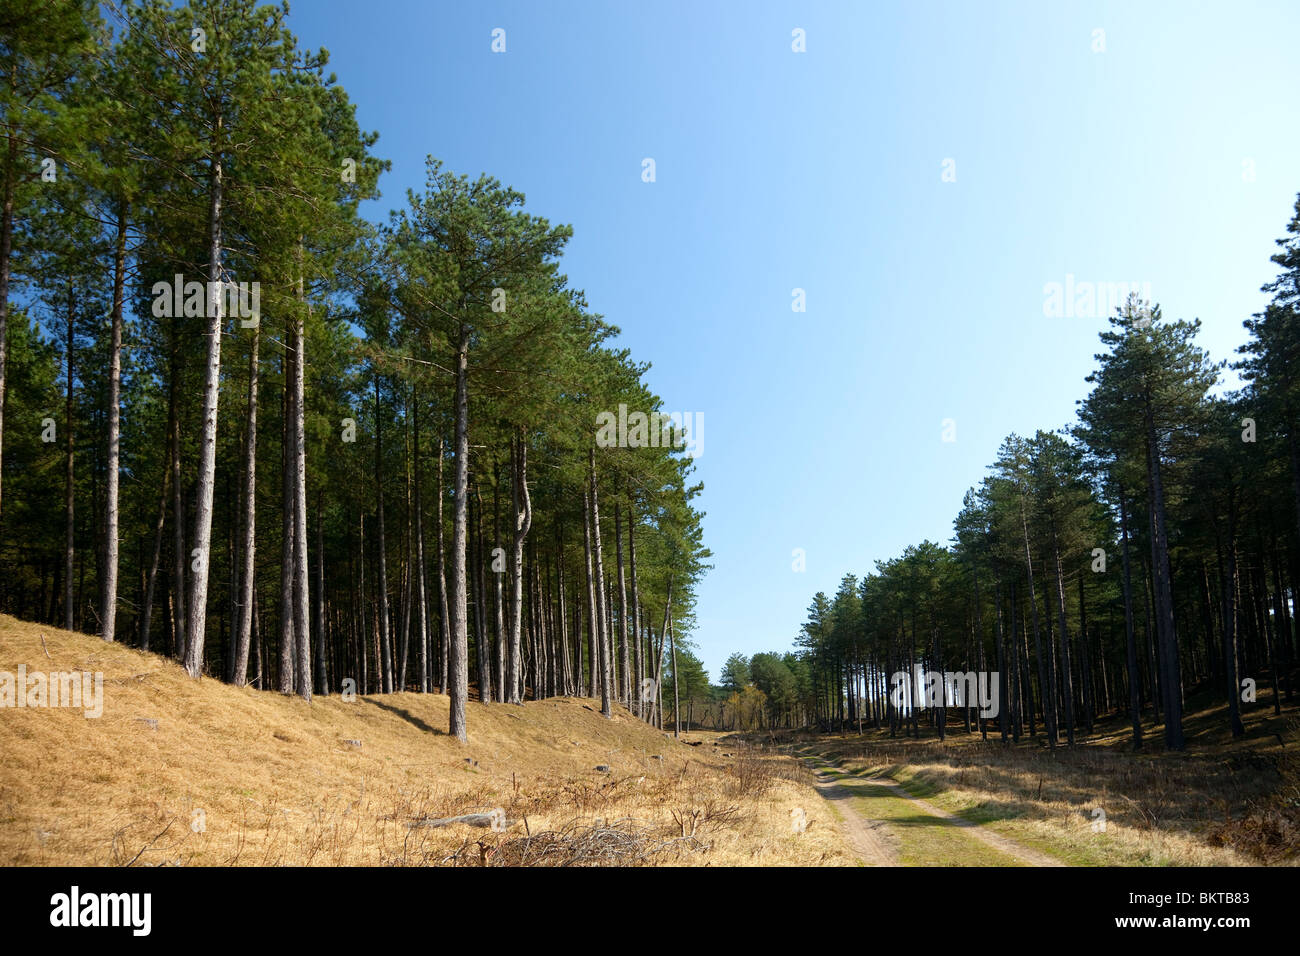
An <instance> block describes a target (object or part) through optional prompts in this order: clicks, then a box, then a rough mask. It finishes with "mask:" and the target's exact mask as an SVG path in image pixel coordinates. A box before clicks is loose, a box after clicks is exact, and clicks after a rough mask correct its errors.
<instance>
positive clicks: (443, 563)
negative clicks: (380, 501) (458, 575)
mask: <svg viewBox="0 0 1300 956" xmlns="http://www.w3.org/2000/svg"><path fill="white" fill-rule="evenodd" d="M442 462H443V454H442V439H441V438H439V439H438V516H437V517H438V521H437V525H438V529H437V530H438V608H439V611H440V613H439V615H438V630H439V632H440V634H441V638H442V644H441V650H440V652H439V654H438V667H439V678H438V690H439V692H440V693H443V694H445V693H447V668H448V662H449V661H450V658H451V616H450V614H449V613H448V611H447V548H446V545H445V543H444V541H443V535H442V506H443V504H444V502H445V501H446V497H447V496H446V494H445V492H444V489H443V484H442Z"/></svg>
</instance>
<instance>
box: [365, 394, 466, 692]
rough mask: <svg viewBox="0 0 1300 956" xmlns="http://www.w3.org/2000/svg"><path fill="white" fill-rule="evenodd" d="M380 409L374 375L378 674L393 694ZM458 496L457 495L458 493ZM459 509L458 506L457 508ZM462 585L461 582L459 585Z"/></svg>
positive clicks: (385, 686)
mask: <svg viewBox="0 0 1300 956" xmlns="http://www.w3.org/2000/svg"><path fill="white" fill-rule="evenodd" d="M382 427H383V426H382V416H381V415H380V408H379V375H378V373H376V375H375V510H376V515H375V522H376V523H375V534H376V535H377V536H378V539H379V540H378V542H377V547H378V549H379V582H378V587H379V655H380V660H379V672H380V677H381V680H382V681H383V685H382V686H383V693H385V694H391V693H392V692H393V647H392V636H393V635H392V631H391V630H390V629H389V626H388V540H387V538H386V536H385V534H384V467H383V466H384V461H383V448H382V440H381V435H380V432H381V429H382ZM458 493H459V491H458ZM458 507H459V506H458ZM461 583H462V584H463V583H464V582H461Z"/></svg>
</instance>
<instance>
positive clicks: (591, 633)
mask: <svg viewBox="0 0 1300 956" xmlns="http://www.w3.org/2000/svg"><path fill="white" fill-rule="evenodd" d="M582 545H583V552H584V554H585V556H586V559H587V674H588V687H587V696H588V697H595V696H596V695H597V694H599V693H600V689H599V684H600V677H599V670H600V644H599V639H598V637H597V635H598V634H599V633H600V616H599V612H598V611H597V609H596V576H595V568H594V566H593V561H592V554H591V489H590V488H588V489H587V490H586V491H585V492H584V493H583V495H582Z"/></svg>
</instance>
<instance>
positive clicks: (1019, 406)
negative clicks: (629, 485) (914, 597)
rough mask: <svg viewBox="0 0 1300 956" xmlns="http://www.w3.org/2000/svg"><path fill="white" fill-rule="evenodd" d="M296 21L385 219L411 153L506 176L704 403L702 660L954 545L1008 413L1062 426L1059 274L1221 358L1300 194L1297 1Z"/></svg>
mask: <svg viewBox="0 0 1300 956" xmlns="http://www.w3.org/2000/svg"><path fill="white" fill-rule="evenodd" d="M290 25H291V26H292V28H293V29H294V31H295V32H296V33H297V34H298V36H299V37H300V39H301V40H302V42H303V43H305V44H307V45H309V46H312V47H319V46H325V47H327V48H328V49H329V50H330V52H331V66H332V69H334V70H335V71H336V72H337V73H338V75H339V79H340V81H341V83H342V84H343V86H344V87H345V88H346V89H347V90H348V92H349V94H350V95H351V97H352V99H353V101H354V102H356V103H357V105H358V116H359V119H360V121H361V124H362V126H363V128H366V129H374V130H378V131H379V133H380V134H381V135H380V141H379V144H378V146H377V147H376V152H377V153H378V155H381V156H384V157H386V158H388V159H391V160H392V162H393V172H392V173H391V174H390V175H389V176H387V177H386V178H385V179H384V180H383V181H382V183H381V185H382V188H383V190H384V197H383V198H382V199H381V200H380V201H379V203H378V204H377V205H376V206H375V208H374V209H373V211H372V213H371V214H372V216H374V217H376V218H382V217H383V216H384V214H385V211H386V210H387V209H389V208H391V207H394V206H397V205H399V204H401V202H402V201H403V198H402V197H403V196H404V195H405V190H406V189H407V188H408V187H414V188H420V187H421V186H422V185H423V180H424V169H423V164H424V158H425V156H426V155H428V154H432V155H434V156H436V157H438V158H440V159H442V160H443V161H444V162H445V163H446V165H447V166H448V167H449V168H450V169H452V170H454V171H456V172H460V173H467V174H470V175H474V174H477V173H479V172H487V173H490V174H491V175H494V176H496V177H497V178H498V179H500V180H502V181H503V182H504V183H506V184H508V185H511V186H513V187H515V188H516V189H518V190H520V191H521V192H523V193H525V194H526V196H527V198H528V207H529V209H530V210H531V211H533V212H535V213H537V214H540V215H544V216H547V217H548V218H550V219H551V220H552V221H554V222H565V223H571V224H572V225H573V227H574V230H575V236H574V239H573V241H572V242H571V243H570V246H569V251H568V254H567V256H566V261H565V266H564V269H565V272H567V274H568V275H569V277H570V280H571V282H572V283H573V284H574V285H575V286H577V287H579V288H582V289H585V290H586V293H587V298H588V300H589V302H590V303H591V306H592V308H593V309H594V310H595V311H597V312H600V313H601V314H603V315H605V316H606V318H607V319H608V320H609V321H611V322H613V323H615V324H616V325H618V326H619V327H620V328H621V329H622V330H623V334H622V337H621V341H622V343H623V344H624V345H626V346H627V347H628V348H630V349H631V350H632V353H633V355H634V356H635V357H637V358H638V359H640V360H648V361H650V362H652V363H653V368H652V370H651V372H650V374H649V376H648V377H649V380H650V383H651V386H652V387H653V388H654V389H655V390H656V391H657V392H658V393H659V394H660V395H661V396H663V398H664V400H665V403H666V407H667V408H668V409H671V410H681V411H693V412H696V413H701V412H702V413H703V414H704V417H705V421H706V426H705V434H704V446H703V451H704V453H703V454H702V455H701V456H700V457H699V458H698V459H697V462H696V463H697V472H696V474H697V476H698V477H699V478H700V480H702V481H703V482H704V484H705V492H704V494H703V496H702V498H701V502H702V507H703V509H704V510H705V511H706V512H707V517H706V518H705V536H706V542H707V544H708V546H709V547H710V548H711V549H712V550H713V552H714V565H715V567H714V570H713V571H712V572H710V574H709V575H708V576H707V578H706V579H705V580H704V581H703V582H702V584H701V587H700V593H699V603H698V607H697V617H698V629H697V631H696V633H695V634H694V635H693V638H694V640H695V641H696V643H697V644H698V648H699V653H700V655H701V657H702V658H703V660H704V662H705V665H706V667H708V669H709V672H710V675H711V677H713V678H714V679H716V678H717V675H718V672H719V670H720V667H721V664H722V661H723V660H724V659H725V658H726V657H727V655H728V654H730V653H731V652H732V651H736V650H739V651H742V652H744V653H746V654H752V653H754V652H756V651H760V650H777V649H785V648H787V647H789V646H790V644H791V642H792V640H793V639H794V637H795V636H796V634H797V631H798V628H799V626H800V624H801V623H802V621H803V620H804V617H805V610H806V608H807V606H808V604H809V602H810V600H811V598H812V595H813V594H814V593H815V592H816V591H818V590H825V591H827V592H832V591H834V589H835V587H836V586H837V584H838V582H839V579H840V577H841V576H842V575H843V574H844V573H845V572H850V571H851V572H854V573H856V574H859V575H861V574H863V573H865V572H867V571H869V570H871V569H872V567H873V565H874V561H875V560H877V559H883V558H888V557H891V556H893V555H895V554H897V553H898V552H900V551H901V550H902V549H903V548H904V547H905V546H906V545H908V544H910V543H914V542H917V541H920V540H921V539H922V538H927V537H928V538H930V539H933V540H939V541H946V540H948V538H949V537H950V535H951V529H952V524H951V522H952V519H953V517H954V515H955V514H956V512H957V509H958V507H959V506H960V503H961V496H962V493H963V492H964V490H965V489H966V488H968V487H970V486H971V485H973V484H975V483H977V482H978V481H979V480H980V478H981V476H982V475H983V474H984V469H985V466H986V465H987V464H988V463H989V462H990V461H991V460H992V459H993V456H994V454H995V452H996V450H997V447H998V445H999V444H1000V443H1001V440H1002V439H1003V437H1005V436H1006V435H1007V434H1008V433H1009V432H1011V431H1018V432H1021V433H1032V432H1033V431H1034V430H1035V429H1037V428H1056V427H1059V426H1061V425H1063V424H1065V423H1066V422H1068V421H1069V420H1070V419H1071V417H1072V416H1073V414H1074V405H1075V402H1076V400H1078V399H1080V398H1082V397H1084V395H1085V394H1086V389H1087V386H1086V385H1085V383H1084V381H1083V379H1084V376H1085V375H1087V374H1088V372H1089V370H1090V369H1091V368H1092V366H1093V358H1092V356H1093V355H1094V353H1095V352H1096V351H1097V350H1098V347H1099V346H1098V342H1097V332H1098V331H1100V330H1101V329H1102V328H1103V327H1104V326H1105V320H1104V317H1102V316H1101V315H1095V316H1086V315H1085V316H1079V315H1074V316H1070V317H1056V316H1048V315H1045V310H1044V286H1045V285H1046V284H1047V283H1051V282H1058V283H1062V284H1064V283H1065V282H1066V276H1067V274H1070V275H1072V276H1073V277H1074V280H1073V281H1074V282H1075V283H1076V285H1077V284H1078V283H1082V282H1093V283H1119V282H1132V283H1149V284H1150V288H1151V291H1152V297H1153V298H1154V299H1155V300H1156V301H1158V302H1159V303H1160V304H1161V305H1162V306H1163V309H1164V313H1165V315H1166V316H1168V317H1171V318H1178V317H1185V318H1194V317H1199V318H1201V319H1202V320H1203V321H1204V323H1205V329H1204V331H1203V336H1202V345H1203V346H1205V347H1206V348H1208V349H1209V350H1210V351H1211V353H1212V354H1213V355H1214V356H1215V357H1216V358H1229V357H1231V353H1232V350H1233V349H1234V348H1235V347H1236V346H1237V345H1239V344H1240V343H1241V342H1242V341H1244V336H1245V333H1244V330H1243V329H1242V328H1241V321H1242V319H1244V318H1246V317H1247V316H1249V315H1250V313H1252V312H1254V311H1256V310H1258V309H1259V308H1260V307H1261V305H1262V303H1263V301H1264V296H1263V295H1262V294H1261V293H1260V292H1259V291H1258V290H1259V287H1260V285H1261V284H1262V283H1264V282H1265V281H1267V280H1269V279H1270V278H1272V276H1273V275H1274V272H1275V267H1274V266H1273V265H1272V263H1270V262H1269V256H1270V255H1271V254H1272V253H1273V252H1274V249H1275V247H1274V245H1273V240H1274V239H1275V238H1277V237H1279V236H1281V235H1282V234H1283V233H1284V231H1285V226H1286V223H1287V221H1288V220H1289V219H1290V217H1291V214H1292V205H1293V203H1294V200H1295V196H1296V193H1297V192H1298V191H1300V123H1297V112H1296V108H1295V104H1294V89H1295V79H1294V77H1295V73H1294V66H1295V57H1294V50H1293V45H1294V40H1295V38H1296V37H1297V36H1300V5H1297V4H1295V3H1291V2H1277V3H1241V2H1237V3H1223V4H1211V3H1205V4H1196V5H1193V4H1187V3H1147V2H1143V3H1123V4H1121V3H1029V2H1026V3H1002V4H992V3H974V2H961V3H817V4H809V3H786V4H776V3H739V2H718V3H700V2H698V0H696V2H685V3H673V2H660V3H655V4H631V3H612V2H611V3H574V2H567V0H552V2H547V3H533V2H526V3H515V4H496V3H473V4H470V3H463V2H456V3H441V2H438V3H435V2H427V0H369V2H366V3H358V2H357V0H297V2H296V3H294V4H293V5H292V6H291V14H290ZM498 27H499V28H502V29H504V30H505V31H506V34H505V37H506V51H505V52H504V53H493V52H492V50H491V44H492V31H493V29H494V28H498ZM796 28H800V29H802V30H803V31H804V32H805V36H806V52H804V53H795V52H793V51H792V50H791V43H792V39H791V35H792V31H793V30H794V29H796ZM1095 30H1103V31H1104V38H1101V39H1103V40H1104V52H1097V51H1095V50H1094V47H1096V46H1098V45H1099V44H1098V39H1099V38H1098V36H1097V35H1096V34H1095V33H1094V31H1095ZM646 157H651V158H653V159H654V160H655V164H656V181H655V182H653V183H645V182H643V181H642V178H641V170H642V160H643V159H644V158H646ZM946 159H951V160H953V165H952V166H951V167H950V168H951V169H953V170H954V171H955V181H951V182H945V181H943V172H944V165H943V164H944V160H946ZM795 288H801V289H803V290H805V294H806V311H805V312H803V313H797V312H793V311H792V309H791V303H792V290H793V289H795ZM944 419H953V421H954V422H955V430H956V440H955V441H953V442H944V441H943V440H942V437H941V433H942V422H943V420H944ZM795 548H802V549H803V550H804V552H805V553H806V570H805V571H803V572H802V573H799V572H795V571H794V570H792V551H793V550H794V549H795Z"/></svg>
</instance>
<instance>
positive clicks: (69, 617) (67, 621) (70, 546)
mask: <svg viewBox="0 0 1300 956" xmlns="http://www.w3.org/2000/svg"><path fill="white" fill-rule="evenodd" d="M75 317H76V309H75V308H74V304H73V292H72V282H71V281H69V282H68V331H67V341H66V343H65V345H64V352H65V353H66V354H65V355H64V360H65V365H66V368H67V385H66V395H65V402H66V407H65V412H64V417H65V419H66V423H65V425H64V427H65V428H66V429H67V432H68V434H67V436H66V441H67V453H66V455H65V474H64V479H63V495H64V501H63V515H64V525H65V528H64V533H65V536H64V542H63V579H64V580H63V588H64V597H63V627H64V630H68V631H71V630H74V627H73V623H74V621H73V612H74V609H75V602H74V599H73V566H74V564H75V563H76V559H77V538H76V533H77V524H76V495H77V482H76V468H75V464H74V457H73V456H74V455H75V453H76V452H75V449H76V443H75V441H74V437H75V431H76V429H75V427H74V422H73V391H72V377H73V367H74V361H73V357H74V353H75V351H76V349H75V345H76V331H75V325H74V319H75Z"/></svg>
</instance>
